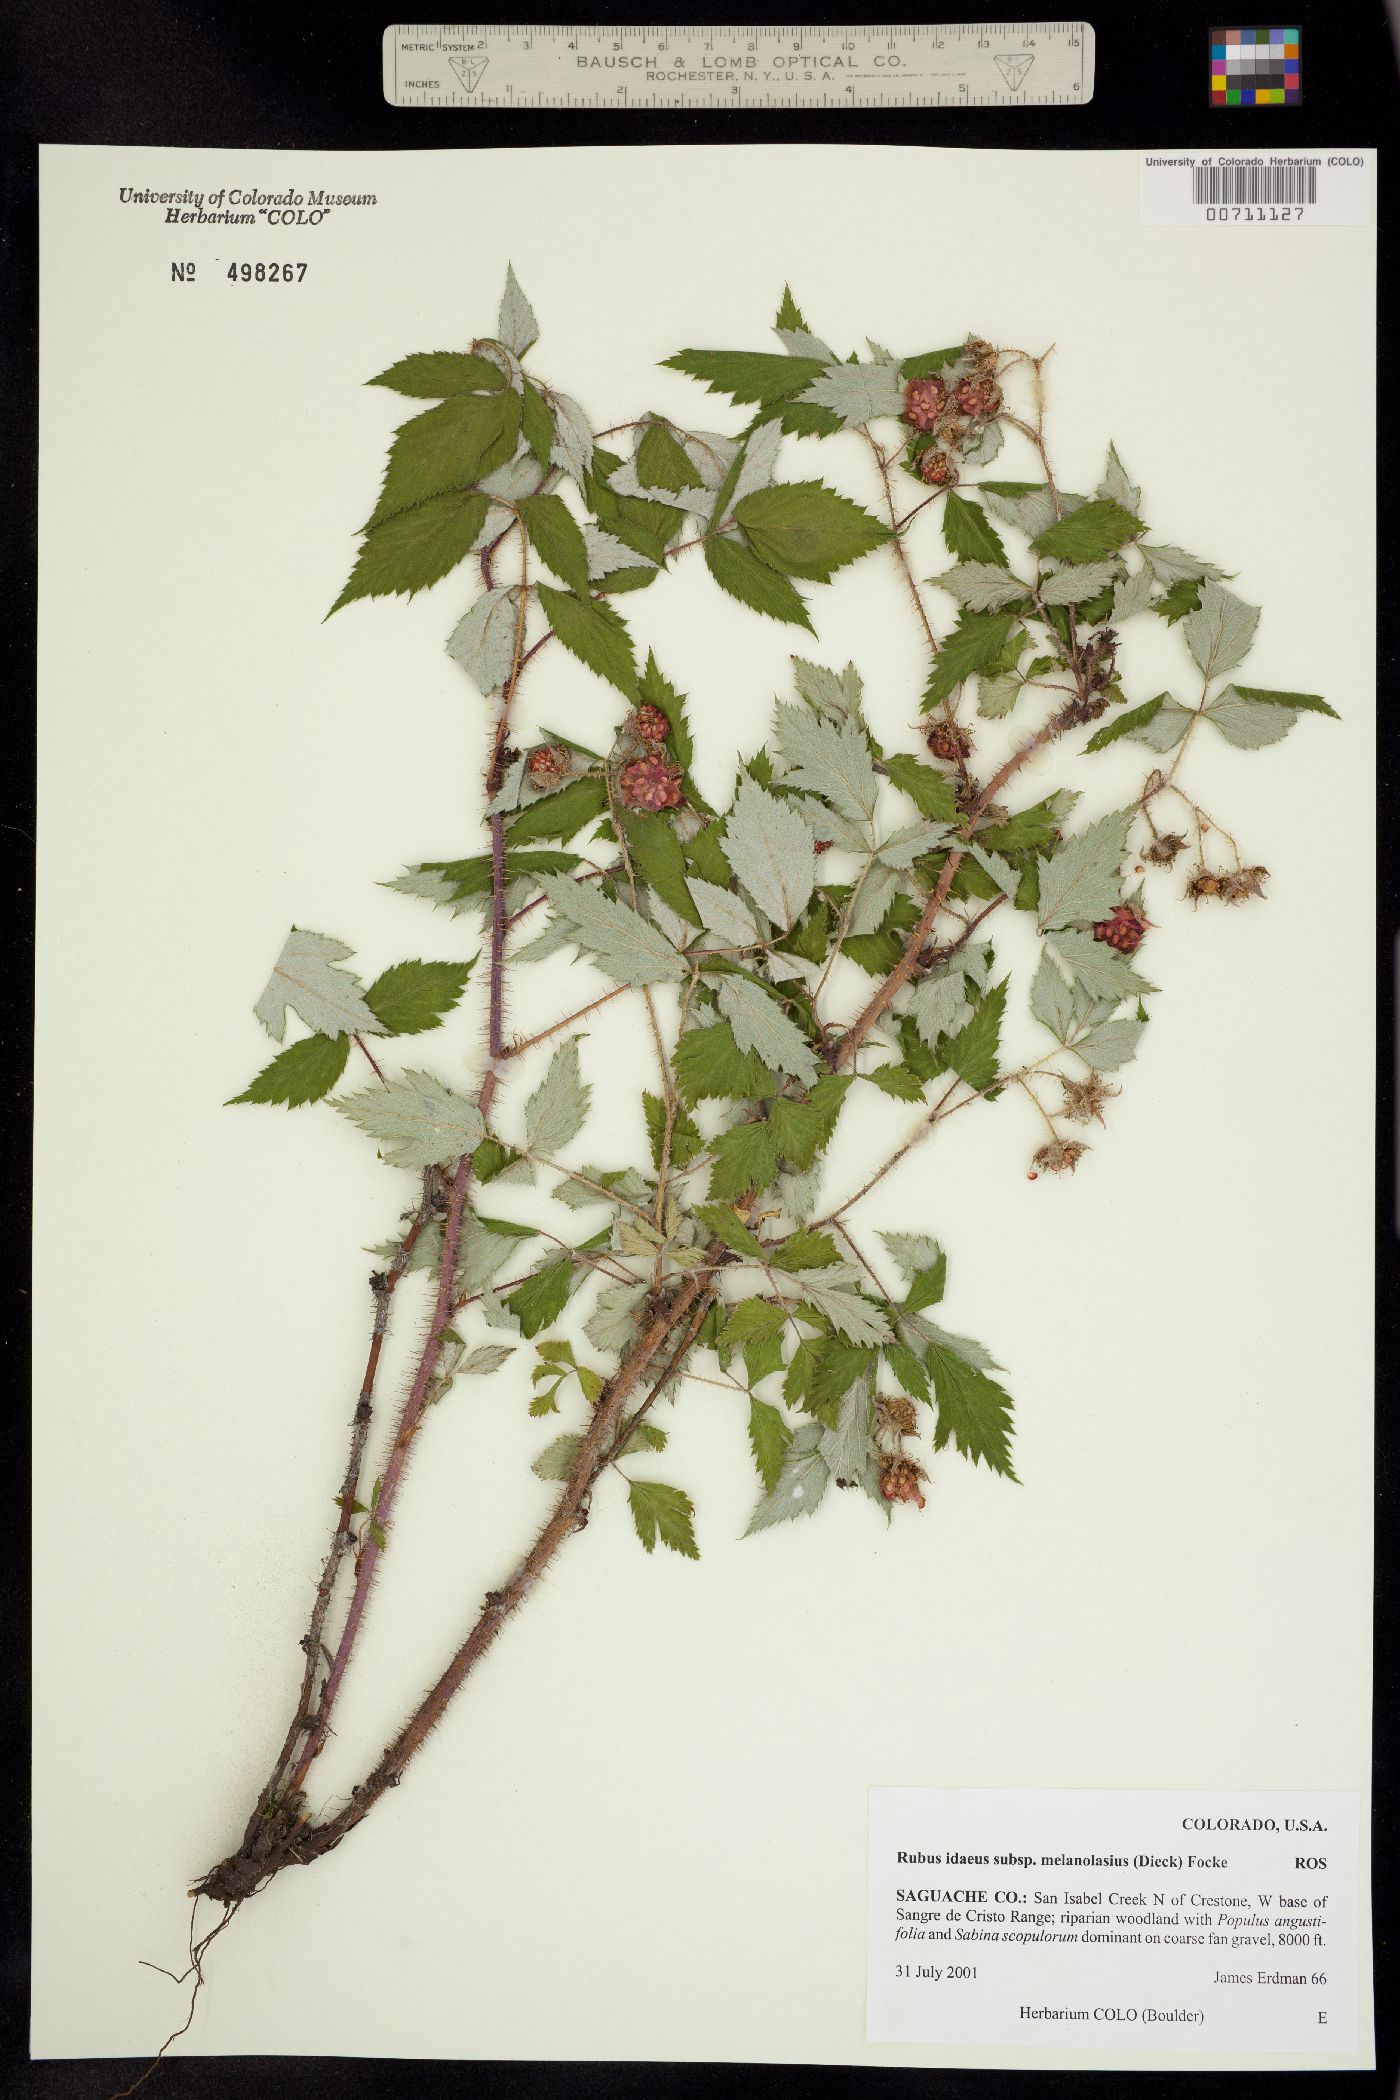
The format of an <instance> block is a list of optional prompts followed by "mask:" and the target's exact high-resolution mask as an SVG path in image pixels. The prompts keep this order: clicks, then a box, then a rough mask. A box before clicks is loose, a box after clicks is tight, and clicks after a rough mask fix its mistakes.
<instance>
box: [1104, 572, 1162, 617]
mask: <svg viewBox="0 0 1400 2100" xmlns="http://www.w3.org/2000/svg"><path fill="white" fill-rule="evenodd" d="M1152 589H1153V578H1152V571H1151V570H1150V569H1149V568H1147V567H1146V566H1145V565H1144V566H1143V567H1142V568H1140V569H1134V570H1133V571H1132V573H1131V574H1130V575H1128V576H1120V577H1119V579H1118V581H1117V582H1116V583H1115V584H1114V586H1113V607H1112V610H1111V612H1110V614H1109V618H1110V620H1111V621H1112V623H1113V625H1114V626H1115V627H1121V626H1122V624H1123V622H1124V621H1125V620H1131V619H1132V618H1133V616H1134V614H1135V613H1140V612H1146V611H1147V610H1148V608H1149V606H1150V605H1151V603H1152Z"/></svg>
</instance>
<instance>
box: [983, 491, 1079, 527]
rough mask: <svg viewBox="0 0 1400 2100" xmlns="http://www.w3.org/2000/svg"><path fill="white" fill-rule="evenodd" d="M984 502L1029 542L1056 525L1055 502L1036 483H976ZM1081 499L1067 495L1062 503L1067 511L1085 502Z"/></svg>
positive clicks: (993, 512)
mask: <svg viewBox="0 0 1400 2100" xmlns="http://www.w3.org/2000/svg"><path fill="white" fill-rule="evenodd" d="M977 488H978V492H979V494H980V495H981V497H982V500H983V501H984V502H985V503H986V505H987V506H988V508H989V509H990V510H991V512H992V514H993V516H994V517H998V518H1001V519H1003V520H1004V521H1005V523H1006V524H1008V525H1014V526H1015V527H1016V530H1017V531H1018V532H1023V533H1024V534H1025V535H1026V538H1027V539H1028V540H1031V541H1034V540H1035V538H1036V535H1037V534H1038V533H1041V532H1045V531H1046V530H1047V529H1048V528H1049V527H1050V526H1051V525H1053V524H1054V523H1055V520H1056V517H1057V515H1058V514H1057V512H1056V509H1055V499H1054V497H1053V496H1052V495H1051V493H1050V491H1049V489H1048V488H1046V487H1045V486H1044V485H1043V483H1040V482H1035V481H982V482H979V483H978V484H977ZM1083 500H1084V499H1083V498H1082V497H1081V496H1064V495H1062V496H1061V497H1060V501H1061V503H1062V504H1064V506H1065V507H1066V509H1070V508H1073V507H1075V506H1077V505H1079V504H1080V503H1082V502H1083Z"/></svg>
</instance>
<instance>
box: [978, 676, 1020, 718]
mask: <svg viewBox="0 0 1400 2100" xmlns="http://www.w3.org/2000/svg"><path fill="white" fill-rule="evenodd" d="M1024 684H1025V681H1024V679H1023V678H1022V677H1021V675H1020V673H1019V672H1018V671H998V672H996V673H995V674H994V675H993V676H992V677H988V675H987V673H986V672H985V671H984V672H983V673H982V674H981V676H980V677H979V678H978V680H977V712H978V714H979V715H981V716H982V717H983V719H984V720H986V721H990V722H994V721H999V720H1000V718H1001V717H1002V716H1003V715H1009V714H1010V712H1011V710H1012V708H1013V707H1014V706H1015V705H1016V702H1017V701H1018V700H1019V699H1020V697H1021V693H1022V689H1023V687H1024Z"/></svg>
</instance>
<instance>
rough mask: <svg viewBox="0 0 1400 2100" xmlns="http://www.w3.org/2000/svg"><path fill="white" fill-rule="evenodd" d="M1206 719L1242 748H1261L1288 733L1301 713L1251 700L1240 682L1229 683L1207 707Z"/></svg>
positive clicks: (1205, 710) (1230, 742)
mask: <svg viewBox="0 0 1400 2100" xmlns="http://www.w3.org/2000/svg"><path fill="white" fill-rule="evenodd" d="M1203 712H1204V715H1205V719H1206V721H1207V722H1210V723H1211V724H1212V725H1213V726H1214V727H1215V728H1216V729H1218V730H1219V731H1220V734H1221V735H1222V736H1223V737H1224V739H1225V741H1226V743H1227V744H1233V745H1234V746H1235V748H1236V749H1237V750H1240V751H1257V750H1259V749H1260V748H1261V747H1262V746H1263V745H1265V744H1276V743H1278V741H1279V739H1280V738H1281V737H1286V736H1287V734H1288V732H1289V730H1290V729H1291V728H1292V727H1293V725H1294V723H1295V722H1296V721H1297V719H1298V717H1297V715H1296V714H1295V713H1294V711H1293V709H1292V708H1291V707H1277V706H1271V705H1269V703H1268V702H1266V701H1263V700H1247V699H1246V698H1245V696H1244V694H1243V693H1242V692H1241V691H1240V690H1239V688H1238V686H1233V685H1227V686H1226V687H1225V688H1224V689H1223V690H1222V691H1221V692H1219V693H1217V694H1216V696H1215V698H1214V699H1213V700H1212V701H1211V703H1210V705H1209V706H1208V707H1207V708H1205V709H1204V710H1203Z"/></svg>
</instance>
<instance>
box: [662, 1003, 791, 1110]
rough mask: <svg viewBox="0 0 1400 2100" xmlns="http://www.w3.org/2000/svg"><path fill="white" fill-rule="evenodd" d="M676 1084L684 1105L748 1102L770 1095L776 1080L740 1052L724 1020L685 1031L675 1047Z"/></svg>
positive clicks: (760, 1062)
mask: <svg viewBox="0 0 1400 2100" xmlns="http://www.w3.org/2000/svg"><path fill="white" fill-rule="evenodd" d="M674 1063H675V1068H676V1083H677V1085H678V1086H679V1088H680V1090H681V1093H682V1094H683V1095H684V1097H685V1100H686V1103H687V1105H688V1106H689V1107H690V1108H694V1106H695V1104H696V1102H697V1101H708V1100H722V1101H748V1100H756V1099H759V1098H761V1097H762V1096H765V1095H768V1094H772V1093H774V1092H775V1091H776V1090H777V1084H778V1082H777V1079H776V1078H775V1076H774V1074H773V1073H772V1072H770V1071H769V1069H768V1067H767V1065H765V1064H764V1062H763V1060H762V1059H761V1058H758V1057H755V1056H754V1055H753V1054H752V1052H746V1051H742V1050H740V1048H739V1045H738V1044H737V1043H736V1042H735V1040H734V1031H733V1029H732V1028H731V1027H730V1025H729V1023H728V1022H727V1021H715V1022H712V1023H711V1024H710V1026H709V1027H707V1028H688V1029H687V1030H686V1031H685V1033H684V1035H683V1036H682V1037H681V1039H680V1041H679V1042H678V1043H677V1044H676V1051H675V1058H674Z"/></svg>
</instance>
